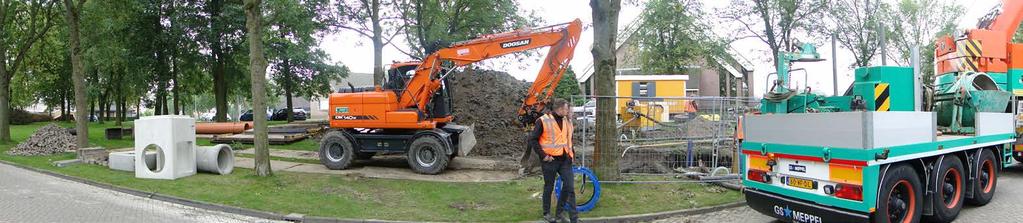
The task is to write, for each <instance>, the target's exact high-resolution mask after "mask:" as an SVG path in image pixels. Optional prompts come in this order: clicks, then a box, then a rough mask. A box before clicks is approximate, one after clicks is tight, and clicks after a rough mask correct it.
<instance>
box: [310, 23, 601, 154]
mask: <svg viewBox="0 0 1023 223" xmlns="http://www.w3.org/2000/svg"><path fill="white" fill-rule="evenodd" d="M580 32H582V23H581V22H580V21H579V20H578V19H576V20H574V21H572V22H569V23H563V24H557V25H552V26H546V27H540V28H530V29H522V30H516V31H512V32H506V33H498V34H491V35H485V36H482V37H480V38H477V39H473V40H469V41H463V42H458V43H455V44H452V45H451V46H449V47H447V48H442V49H439V50H437V51H436V52H433V53H431V54H430V55H428V56H426V57H425V58H423V60H422V61H412V62H404V63H396V64H392V65H391V67H390V69H389V70H388V79H389V80H388V81H387V83H385V85H384V86H377V87H374V88H373V89H356V88H354V87H351V88H350V90H349V89H346V90H342V92H339V93H333V94H331V95H330V109H329V114H330V127H331V128H333V129H336V130H339V131H332V132H331V133H329V134H327V135H326V136H325V137H324V138H323V141H322V142H321V144H320V160H321V162H322V163H323V164H324V165H326V166H327V167H329V168H331V169H344V168H347V167H348V165H350V164H351V161H352V158H368V157H372V156H373V155H374V154H376V153H380V152H388V153H390V152H405V153H406V154H407V157H408V162H409V165H410V166H412V169H413V170H415V171H416V172H419V173H424V174H436V173H439V172H441V171H442V170H444V168H445V167H446V166H447V163H448V162H449V161H450V159H451V158H454V157H455V156H464V155H466V154H468V153H469V151H470V150H471V149H472V146H474V145H475V136H474V135H473V134H472V132H473V131H472V130H473V129H472V127H468V126H462V125H456V124H454V123H451V120H452V119H453V116H452V114H451V103H450V101H451V100H450V96H449V94H448V91H447V87H446V77H447V76H448V75H449V74H451V72H452V71H454V70H455V69H456V68H459V67H463V66H466V65H469V64H472V63H475V62H479V61H481V60H486V59H489V58H494V57H499V56H503V55H507V54H511V53H515V52H522V51H526V50H532V49H537V48H541V47H550V50H549V52H548V54H547V57H546V58H545V59H544V60H543V66H542V68H541V69H540V72H539V74H537V76H536V80H534V81H533V85H532V86H531V87H530V88H529V91H528V92H527V93H526V95H525V96H526V98H525V100H524V101H523V103H522V107H521V108H520V109H519V111H518V114H519V117H520V121H522V122H523V123H532V120H535V119H536V118H537V117H539V115H540V112H541V111H542V110H543V107H544V104H545V103H546V102H548V101H549V100H550V98H551V96H552V95H553V93H554V89H555V88H556V87H557V85H558V81H559V80H561V76H562V74H564V72H565V70H566V69H568V65H569V62H570V61H571V60H572V56H573V54H574V52H575V47H576V44H578V42H579V34H580ZM409 73H411V75H409ZM498 103H504V102H498ZM507 103H512V102H507Z"/></svg>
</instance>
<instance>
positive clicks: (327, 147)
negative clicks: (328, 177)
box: [320, 131, 355, 170]
mask: <svg viewBox="0 0 1023 223" xmlns="http://www.w3.org/2000/svg"><path fill="white" fill-rule="evenodd" d="M353 145H354V144H353V143H352V141H351V140H350V139H349V138H348V137H347V136H345V135H344V133H341V132H337V131H335V132H330V133H327V134H326V135H324V136H323V139H322V140H321V141H320V163H323V165H324V166H327V169H332V170H343V169H346V168H348V166H351V165H352V159H353V158H355V157H354V156H355V147H354V146H353Z"/></svg>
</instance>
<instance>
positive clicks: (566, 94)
mask: <svg viewBox="0 0 1023 223" xmlns="http://www.w3.org/2000/svg"><path fill="white" fill-rule="evenodd" d="M580 94H582V90H581V89H579V80H577V79H576V78H575V71H573V70H572V68H571V67H569V68H568V69H567V70H565V74H563V75H562V76H561V80H558V87H556V88H554V97H555V98H563V99H565V100H568V101H570V102H572V103H573V104H575V105H576V106H579V105H582V104H583V103H586V101H585V100H583V99H582V98H579V97H575V98H573V96H579V95H580ZM573 99H574V100H573Z"/></svg>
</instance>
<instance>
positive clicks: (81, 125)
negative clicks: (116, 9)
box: [64, 0, 89, 155]
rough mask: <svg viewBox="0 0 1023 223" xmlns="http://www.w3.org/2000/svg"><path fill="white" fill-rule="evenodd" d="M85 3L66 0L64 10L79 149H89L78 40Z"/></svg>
mask: <svg viewBox="0 0 1023 223" xmlns="http://www.w3.org/2000/svg"><path fill="white" fill-rule="evenodd" d="M75 3H77V4H75ZM83 3H85V0H80V1H78V2H74V1H73V0H64V6H65V8H64V9H65V10H66V12H67V13H66V14H65V15H66V18H67V23H68V31H69V32H68V34H69V35H70V37H68V39H69V40H70V41H68V42H69V43H70V44H69V45H70V48H71V81H72V82H74V85H75V131H76V134H75V136H77V137H76V138H77V139H78V140H76V142H77V143H78V148H86V147H89V118H88V117H86V115H87V114H88V113H87V112H88V111H86V110H85V109H86V105H85V103H87V102H88V101H89V99H88V98H86V95H85V73H84V72H85V71H84V70H83V66H82V55H81V53H82V52H81V51H82V49H81V46H80V44H79V38H78V36H79V35H78V22H79V19H81V14H80V13H81V7H82V5H83ZM79 155H81V154H79Z"/></svg>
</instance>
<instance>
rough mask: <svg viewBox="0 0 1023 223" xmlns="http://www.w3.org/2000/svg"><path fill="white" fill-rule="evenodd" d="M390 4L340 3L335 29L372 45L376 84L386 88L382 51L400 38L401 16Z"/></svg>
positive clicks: (375, 0)
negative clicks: (356, 34)
mask: <svg viewBox="0 0 1023 223" xmlns="http://www.w3.org/2000/svg"><path fill="white" fill-rule="evenodd" d="M394 5H395V4H394V2H392V1H390V0H341V1H339V2H338V17H339V18H340V19H339V20H338V21H337V22H336V24H335V26H337V27H339V28H341V29H345V30H348V31H353V32H355V33H358V34H359V36H362V37H364V38H369V39H370V41H372V42H373V84H374V85H383V84H384V62H383V52H384V51H383V49H384V46H385V45H388V44H390V43H391V41H392V40H394V37H396V36H398V33H399V32H398V31H399V30H401V28H399V27H395V26H397V25H398V24H399V23H398V21H399V20H397V18H398V15H397V12H396V11H395V10H394V9H395V8H394Z"/></svg>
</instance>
